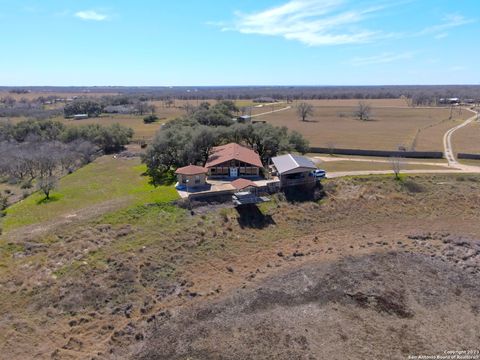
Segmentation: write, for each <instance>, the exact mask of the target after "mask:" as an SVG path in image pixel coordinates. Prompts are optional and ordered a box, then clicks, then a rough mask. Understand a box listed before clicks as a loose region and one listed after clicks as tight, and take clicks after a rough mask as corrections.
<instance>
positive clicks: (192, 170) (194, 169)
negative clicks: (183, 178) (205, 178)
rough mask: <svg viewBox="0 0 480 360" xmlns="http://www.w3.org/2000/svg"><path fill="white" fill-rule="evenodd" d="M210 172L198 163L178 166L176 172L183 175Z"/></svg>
mask: <svg viewBox="0 0 480 360" xmlns="http://www.w3.org/2000/svg"><path fill="white" fill-rule="evenodd" d="M207 172H208V170H207V169H205V168H204V167H203V166H197V165H188V166H184V167H181V168H178V169H177V170H176V171H175V174H181V175H198V174H206V173H207Z"/></svg>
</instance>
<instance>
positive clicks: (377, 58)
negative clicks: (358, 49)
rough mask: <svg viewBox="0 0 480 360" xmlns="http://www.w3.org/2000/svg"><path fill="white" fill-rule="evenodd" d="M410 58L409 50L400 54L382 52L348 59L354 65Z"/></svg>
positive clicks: (383, 62) (411, 56) (411, 55)
mask: <svg viewBox="0 0 480 360" xmlns="http://www.w3.org/2000/svg"><path fill="white" fill-rule="evenodd" d="M412 58H413V54H412V53H411V52H405V53H400V54H394V53H383V54H380V55H373V56H367V57H355V58H353V59H352V60H351V61H350V64H351V65H354V66H365V65H374V64H386V63H391V62H395V61H400V60H410V59H412Z"/></svg>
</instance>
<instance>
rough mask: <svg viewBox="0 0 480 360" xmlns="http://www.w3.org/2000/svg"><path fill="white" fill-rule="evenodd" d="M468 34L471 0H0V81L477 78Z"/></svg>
mask: <svg viewBox="0 0 480 360" xmlns="http://www.w3.org/2000/svg"><path fill="white" fill-rule="evenodd" d="M478 39H480V1H478V0H462V1H452V0H450V1H446V0H418V1H414V0H390V1H387V0H385V1H376V0H365V1H359V0H290V1H288V0H262V1H259V0H256V1H255V0H242V1H231V0H217V1H214V0H203V1H199V0H182V1H179V0H177V1H168V0H164V1H153V0H152V1H146V0H136V1H133V0H129V1H127V0H41V1H33V0H30V1H26V0H25V1H24V0H15V1H13V0H11V1H7V0H0V46H1V52H0V85H19V86H22V85H24V86H26V85H79V86H87V85H126V86H128V85H138V86H155V85H157V86H161V85H167V86H170V85H178V86H180V85H198V86H200V85H376V84H380V85H381V84H398V85H402V84H479V83H480V66H479V58H480V50H479V47H478Z"/></svg>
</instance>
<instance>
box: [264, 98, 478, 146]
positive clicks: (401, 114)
mask: <svg viewBox="0 0 480 360" xmlns="http://www.w3.org/2000/svg"><path fill="white" fill-rule="evenodd" d="M400 101H401V100H385V101H380V100H376V101H372V102H370V101H367V103H371V104H372V106H374V107H373V108H372V113H371V120H370V121H359V120H357V119H356V118H355V117H354V116H353V113H354V111H355V110H356V105H357V104H358V100H356V101H355V100H320V101H314V102H312V104H313V105H314V111H315V113H314V115H313V116H312V117H310V118H309V119H308V120H307V121H305V122H302V121H300V120H299V119H298V116H297V114H296V109H295V108H294V107H293V108H292V109H289V110H286V111H281V112H277V113H273V114H268V115H264V116H261V117H258V118H257V119H258V120H265V121H267V122H269V123H271V124H274V125H278V126H286V127H288V128H289V129H291V130H296V131H298V132H300V133H302V134H303V135H304V136H305V137H306V138H307V139H308V140H309V141H310V144H311V146H319V147H329V146H334V147H336V148H358V149H379V150H396V149H398V147H399V146H404V147H405V148H407V149H409V150H410V149H412V148H413V149H415V150H432V151H433V150H436V151H442V150H443V146H442V136H443V133H444V132H445V131H446V130H447V129H448V128H451V127H453V126H455V125H456V124H457V121H455V120H462V119H466V118H468V117H469V116H471V115H470V112H467V111H463V112H462V113H458V112H456V113H454V114H453V116H454V120H449V116H450V110H449V109H446V108H409V107H406V106H405V105H404V106H398V107H396V106H395V102H397V103H398V102H400ZM380 103H383V104H384V105H383V107H382V105H379V104H380ZM320 104H321V105H320ZM325 104H329V105H328V106H327V105H325ZM348 104H349V105H348ZM387 104H390V105H389V106H390V107H389V106H387ZM458 123H459V122H458Z"/></svg>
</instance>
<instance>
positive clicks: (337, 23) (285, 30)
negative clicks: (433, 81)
mask: <svg viewBox="0 0 480 360" xmlns="http://www.w3.org/2000/svg"><path fill="white" fill-rule="evenodd" d="M344 5H345V1H344V0H324V1H318V0H291V1H289V2H287V3H285V4H283V5H280V6H277V7H273V8H270V9H267V10H264V11H260V12H256V13H250V14H245V13H242V12H236V13H235V17H236V19H235V21H234V23H233V25H232V26H227V27H223V29H222V30H224V31H227V30H235V31H239V32H240V33H243V34H259V35H270V36H281V37H283V38H285V39H288V40H297V41H300V42H302V43H304V44H306V45H309V46H319V45H337V44H359V43H366V42H371V41H373V40H376V39H379V38H385V37H389V36H390V35H388V34H384V33H382V32H380V31H373V30H368V29H363V28H361V27H360V26H359V24H360V23H361V22H363V21H364V20H366V19H367V18H369V17H371V16H372V15H373V14H374V13H376V12H379V11H380V10H382V9H383V8H384V7H383V6H369V7H365V8H362V9H345V6H344Z"/></svg>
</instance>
